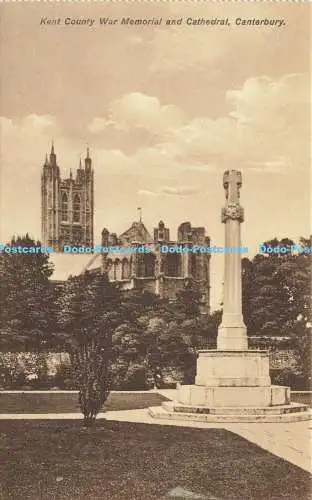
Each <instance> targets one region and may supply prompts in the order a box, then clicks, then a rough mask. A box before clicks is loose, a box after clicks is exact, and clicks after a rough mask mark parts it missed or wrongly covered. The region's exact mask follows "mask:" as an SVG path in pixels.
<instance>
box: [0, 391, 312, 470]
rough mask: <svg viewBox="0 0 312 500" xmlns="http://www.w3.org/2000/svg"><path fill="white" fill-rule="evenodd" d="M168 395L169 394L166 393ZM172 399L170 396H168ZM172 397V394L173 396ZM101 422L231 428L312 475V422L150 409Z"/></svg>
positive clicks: (113, 414) (55, 416) (110, 415)
mask: <svg viewBox="0 0 312 500" xmlns="http://www.w3.org/2000/svg"><path fill="white" fill-rule="evenodd" d="M164 395H165V394H164ZM168 396H169V395H168ZM170 396H172V394H170ZM81 418H82V417H81V414H79V413H47V414H40V413H38V414H33V413H32V414H26V413H25V414H13V413H7V414H0V420H28V419H34V420H42V419H50V420H65V419H66V420H68V419H73V420H74V419H75V420H79V419H81ZM97 418H98V419H106V420H116V421H120V422H137V423H145V424H152V425H155V424H156V425H173V426H180V427H194V428H200V429H212V428H214V429H216V428H219V429H220V428H222V429H227V430H228V431H230V432H234V433H236V434H238V435H239V436H242V437H243V438H245V439H247V440H248V441H251V442H252V443H255V444H256V445H258V446H260V447H261V448H263V449H265V450H267V451H269V452H270V453H273V454H275V455H277V456H279V457H281V458H283V459H284V460H287V461H288V462H291V463H292V464H294V465H297V466H298V467H301V468H302V469H304V470H307V471H309V472H311V464H312V461H311V437H312V436H311V431H312V423H311V421H310V422H308V421H307V422H293V423H277V424H267V423H248V424H247V423H235V424H224V423H223V424H222V423H216V424H214V423H204V422H187V421H180V420H168V421H167V420H160V419H155V418H152V417H150V416H149V415H148V413H147V409H143V410H125V411H108V412H105V413H99V415H98V416H97Z"/></svg>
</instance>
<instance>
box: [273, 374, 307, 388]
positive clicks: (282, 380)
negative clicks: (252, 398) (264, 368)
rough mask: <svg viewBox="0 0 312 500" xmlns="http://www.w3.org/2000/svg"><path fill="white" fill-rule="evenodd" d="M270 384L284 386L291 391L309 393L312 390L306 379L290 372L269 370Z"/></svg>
mask: <svg viewBox="0 0 312 500" xmlns="http://www.w3.org/2000/svg"><path fill="white" fill-rule="evenodd" d="M270 375H271V382H272V384H273V385H284V386H286V387H290V388H291V389H292V390H293V391H309V390H311V389H312V387H311V382H310V381H309V379H308V377H307V376H305V375H302V374H300V373H295V372H293V371H291V370H288V369H284V370H271V372H270Z"/></svg>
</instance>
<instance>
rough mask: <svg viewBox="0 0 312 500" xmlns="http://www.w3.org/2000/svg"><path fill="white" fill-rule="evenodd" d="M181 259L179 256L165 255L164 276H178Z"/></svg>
mask: <svg viewBox="0 0 312 500" xmlns="http://www.w3.org/2000/svg"><path fill="white" fill-rule="evenodd" d="M180 269H181V259H180V255H175V254H170V253H169V254H168V255H166V265H165V275H166V276H169V277H171V278H176V277H177V276H180Z"/></svg>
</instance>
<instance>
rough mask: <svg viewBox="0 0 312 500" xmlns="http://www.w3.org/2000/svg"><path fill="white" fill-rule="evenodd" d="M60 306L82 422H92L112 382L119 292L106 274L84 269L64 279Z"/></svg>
mask: <svg viewBox="0 0 312 500" xmlns="http://www.w3.org/2000/svg"><path fill="white" fill-rule="evenodd" d="M59 308H60V312H59V324H60V327H61V328H62V329H63V330H64V332H65V333H66V334H67V344H68V347H69V354H70V360H71V366H72V370H73V378H74V380H75V383H76V385H77V388H78V389H79V404H80V408H81V411H82V413H83V415H84V425H85V426H91V425H92V424H93V423H94V421H95V419H96V415H97V414H98V413H99V411H100V409H101V407H102V406H103V404H104V403H105V401H106V399H107V397H108V395H109V391H110V388H111V384H112V373H111V364H112V359H113V351H112V333H113V331H114V328H116V326H117V325H118V324H119V322H120V319H119V314H118V309H120V293H119V290H118V289H117V287H116V286H115V285H114V284H111V283H109V281H108V279H107V277H106V276H102V275H89V274H87V273H86V274H83V275H80V276H78V277H75V278H71V279H69V280H68V281H67V283H66V286H65V287H64V291H63V293H62V295H61V297H60V299H59Z"/></svg>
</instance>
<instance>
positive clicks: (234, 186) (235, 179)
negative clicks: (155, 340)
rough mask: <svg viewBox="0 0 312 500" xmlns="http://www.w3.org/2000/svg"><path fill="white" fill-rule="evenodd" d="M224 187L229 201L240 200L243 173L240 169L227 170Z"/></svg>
mask: <svg viewBox="0 0 312 500" xmlns="http://www.w3.org/2000/svg"><path fill="white" fill-rule="evenodd" d="M223 187H224V189H225V197H226V199H227V200H228V202H229V203H230V202H234V203H235V202H236V203H237V202H238V201H239V190H240V188H241V187H242V174H241V173H240V172H239V171H238V170H226V172H224V175H223Z"/></svg>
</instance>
